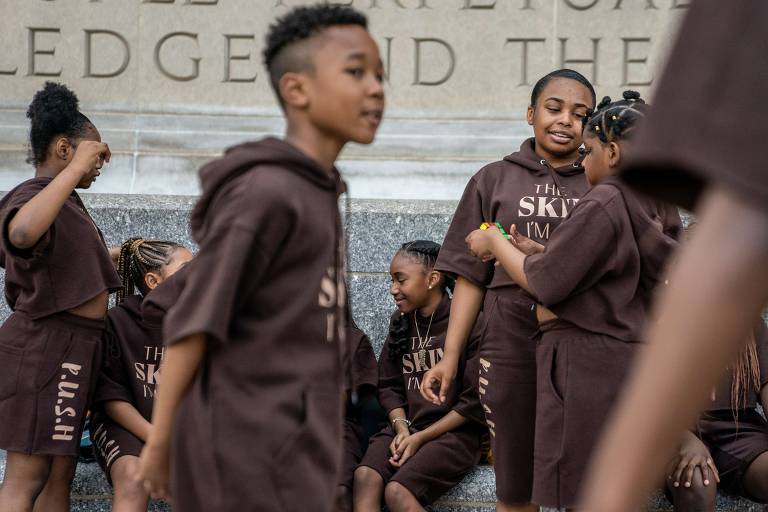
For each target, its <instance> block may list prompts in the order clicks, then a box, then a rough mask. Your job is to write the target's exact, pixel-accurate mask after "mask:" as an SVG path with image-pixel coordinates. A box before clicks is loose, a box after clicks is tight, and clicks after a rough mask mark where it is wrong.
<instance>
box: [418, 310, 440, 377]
mask: <svg viewBox="0 0 768 512" xmlns="http://www.w3.org/2000/svg"><path fill="white" fill-rule="evenodd" d="M433 318H435V312H434V311H433V312H432V316H430V317H429V325H428V326H427V332H426V333H425V334H424V338H422V337H421V332H420V331H419V321H418V319H417V318H416V311H414V312H413V323H414V325H415V326H416V336H418V337H419V352H418V358H419V364H420V365H421V367H422V368H424V369H425V370H426V369H427V350H426V349H425V348H424V346H425V345H426V343H427V341H428V340H429V330H430V329H431V328H432V319H433Z"/></svg>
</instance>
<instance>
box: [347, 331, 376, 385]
mask: <svg viewBox="0 0 768 512" xmlns="http://www.w3.org/2000/svg"><path fill="white" fill-rule="evenodd" d="M360 334H361V335H362V337H361V338H360V342H359V343H358V344H357V350H355V354H354V357H353V358H352V383H353V385H354V386H355V389H357V392H358V393H360V392H361V390H362V388H364V387H366V386H367V387H372V388H373V389H376V385H377V384H378V381H379V375H378V366H377V363H376V356H375V355H374V354H373V347H372V346H371V341H370V340H369V339H368V336H366V335H365V334H364V333H362V332H361V333H360Z"/></svg>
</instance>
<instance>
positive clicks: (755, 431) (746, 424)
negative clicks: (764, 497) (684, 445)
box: [699, 409, 768, 502]
mask: <svg viewBox="0 0 768 512" xmlns="http://www.w3.org/2000/svg"><path fill="white" fill-rule="evenodd" d="M699 434H700V435H701V439H702V440H703V441H704V444H706V445H707V448H708V449H709V453H711V454H712V460H714V462H715V466H717V470H718V471H719V472H720V484H719V485H718V488H719V489H720V490H722V491H723V492H725V493H726V494H731V495H734V496H743V497H745V498H749V499H750V500H752V501H757V502H760V500H758V499H756V498H754V497H752V496H751V495H750V494H749V493H748V492H747V490H746V489H745V488H744V486H743V482H744V474H745V473H746V472H747V468H748V467H749V465H750V464H752V462H754V461H755V459H756V458H757V457H759V456H760V455H761V454H762V453H764V452H768V422H766V421H765V418H763V417H762V416H761V415H760V413H759V412H757V410H756V409H743V410H740V411H739V423H738V425H737V424H736V423H735V422H734V419H733V412H731V411H730V410H726V411H707V412H705V413H704V414H702V417H701V419H700V420H699Z"/></svg>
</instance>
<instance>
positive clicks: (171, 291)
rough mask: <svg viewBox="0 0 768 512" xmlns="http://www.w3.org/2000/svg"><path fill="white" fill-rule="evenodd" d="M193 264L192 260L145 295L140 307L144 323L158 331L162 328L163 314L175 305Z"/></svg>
mask: <svg viewBox="0 0 768 512" xmlns="http://www.w3.org/2000/svg"><path fill="white" fill-rule="evenodd" d="M193 262H194V260H192V261H191V262H189V263H187V264H186V265H185V266H183V267H181V268H180V269H179V270H178V271H176V273H175V274H173V275H172V276H171V277H169V278H168V279H166V280H165V281H163V282H162V283H160V284H159V285H158V286H157V287H156V288H155V289H154V290H152V291H151V292H149V293H148V294H147V296H146V298H145V299H144V302H143V303H142V305H141V316H142V318H143V319H144V323H146V324H147V325H149V326H150V327H155V328H158V329H159V328H160V327H162V325H163V318H165V314H166V313H167V312H168V310H169V309H170V308H171V306H173V305H174V304H175V303H176V301H177V300H178V298H179V295H181V292H182V291H183V290H184V284H185V283H186V282H187V277H186V276H187V274H189V267H190V266H191V265H192V263H193Z"/></svg>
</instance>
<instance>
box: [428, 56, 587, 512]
mask: <svg viewBox="0 0 768 512" xmlns="http://www.w3.org/2000/svg"><path fill="white" fill-rule="evenodd" d="M594 106H595V92H594V89H593V88H592V85H591V84H590V83H589V81H588V80H587V79H586V78H584V77H583V76H582V75H581V74H579V73H577V72H575V71H573V70H569V69H560V70H557V71H553V72H552V73H549V74H548V75H546V76H544V77H542V78H541V79H540V80H539V81H538V82H537V83H536V85H535V86H534V88H533V91H532V93H531V103H530V106H529V107H528V111H527V119H528V124H530V125H531V126H532V128H533V137H532V138H530V139H528V140H526V141H525V142H523V144H522V146H521V147H520V149H519V150H518V151H516V152H514V153H512V154H511V155H507V156H506V157H504V159H502V160H500V161H498V162H493V163H491V164H489V165H487V166H485V167H483V168H482V169H480V171H478V172H477V174H475V175H474V176H473V177H472V179H470V181H469V183H468V184H467V187H466V189H465V190H464V195H463V196H462V198H461V201H460V202H459V205H458V207H457V208H456V213H455V214H454V216H453V220H452V221H451V226H450V228H449V229H448V233H447V234H446V236H445V241H444V242H443V248H442V250H441V251H440V258H439V259H438V261H437V265H436V267H435V268H436V269H437V270H439V271H440V272H443V273H445V274H447V275H449V276H452V277H455V278H456V280H457V281H456V293H455V296H454V300H453V303H452V304H453V305H452V306H451V308H452V310H453V311H452V313H451V321H450V327H449V329H448V333H447V335H446V336H447V337H446V342H445V358H444V359H443V360H442V361H441V362H440V363H439V364H438V365H437V367H435V368H433V369H431V370H430V371H429V372H427V375H426V376H425V378H424V381H423V383H422V395H423V396H424V398H426V399H427V400H430V401H432V402H433V403H439V401H440V400H442V399H444V397H445V395H446V391H447V389H448V388H449V387H450V385H451V382H452V381H453V379H454V375H455V374H456V365H457V363H458V361H459V359H460V355H461V353H462V351H463V348H464V346H465V344H466V341H467V339H468V337H469V333H470V332H471V330H472V328H473V326H474V325H475V324H476V319H477V315H478V312H479V311H480V310H481V309H482V310H483V311H484V312H485V315H484V316H485V318H487V325H486V327H485V329H484V330H483V333H482V339H481V342H480V348H479V350H480V358H481V368H482V371H483V374H482V378H483V379H484V382H485V384H483V387H484V389H485V393H483V394H481V395H480V398H481V401H482V403H483V408H484V410H485V415H486V419H487V422H488V427H489V430H490V433H491V445H492V450H493V465H494V471H495V473H496V496H497V498H498V502H497V504H496V507H497V510H499V511H501V512H512V511H518V512H519V511H526V512H528V511H537V510H538V507H536V506H534V505H531V504H530V501H531V486H532V482H533V435H534V422H535V416H536V355H535V344H534V343H533V342H532V340H531V338H532V336H533V335H534V334H535V333H536V329H537V327H538V326H537V323H536V315H535V311H534V309H533V306H534V303H535V301H534V299H533V298H532V297H531V295H530V294H529V293H528V292H527V291H526V290H524V289H522V288H521V287H520V286H518V284H517V283H515V281H514V280H513V279H511V278H510V277H509V275H508V274H507V272H506V271H505V270H504V269H503V268H501V267H498V266H494V265H493V263H486V262H482V261H480V260H478V259H476V258H473V257H472V256H471V255H470V254H469V253H468V252H467V248H466V245H465V243H464V239H465V238H466V236H467V235H468V234H469V233H470V232H471V231H472V230H474V229H477V227H478V226H479V225H480V223H481V222H484V221H487V220H494V221H498V222H500V223H501V224H502V225H503V226H504V228H505V229H509V227H510V226H512V225H514V226H516V228H517V229H518V231H519V232H520V233H523V234H525V235H526V236H528V237H529V238H531V239H533V240H535V241H537V242H539V243H546V241H547V239H549V237H550V235H551V233H552V232H553V231H554V229H555V228H556V227H557V226H558V225H559V224H560V223H561V222H562V221H563V219H565V217H566V215H567V214H568V212H569V211H570V210H571V209H572V208H573V207H574V206H575V205H576V203H577V202H578V201H579V198H580V197H581V196H582V195H583V194H584V193H585V192H586V191H587V181H586V180H585V179H584V169H583V168H582V167H581V159H580V157H579V154H578V149H579V146H580V145H581V142H582V130H581V128H582V126H581V125H582V121H583V119H584V117H585V116H586V114H587V110H588V109H590V108H593V107H594ZM433 387H434V388H435V389H434V390H433ZM438 388H439V390H438ZM510 411H514V412H513V413H510Z"/></svg>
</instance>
